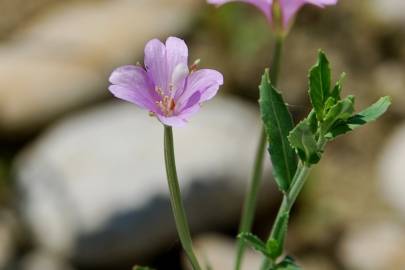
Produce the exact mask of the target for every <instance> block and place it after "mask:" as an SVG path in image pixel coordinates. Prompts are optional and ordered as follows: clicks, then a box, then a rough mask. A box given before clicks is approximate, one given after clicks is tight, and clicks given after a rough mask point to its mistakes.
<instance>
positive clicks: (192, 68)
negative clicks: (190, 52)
mask: <svg viewBox="0 0 405 270" xmlns="http://www.w3.org/2000/svg"><path fill="white" fill-rule="evenodd" d="M200 62H201V59H197V60H195V61H194V63H193V64H192V65H191V66H190V73H191V72H194V71H196V70H197V68H198V65H199V64H200Z"/></svg>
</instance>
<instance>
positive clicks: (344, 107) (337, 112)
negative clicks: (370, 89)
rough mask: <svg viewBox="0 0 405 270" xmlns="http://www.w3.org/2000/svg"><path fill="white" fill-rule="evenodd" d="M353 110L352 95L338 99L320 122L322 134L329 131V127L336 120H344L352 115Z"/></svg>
mask: <svg viewBox="0 0 405 270" xmlns="http://www.w3.org/2000/svg"><path fill="white" fill-rule="evenodd" d="M353 112H354V96H348V97H346V98H345V99H343V100H340V101H338V102H337V103H336V104H335V105H334V106H332V107H331V108H330V109H329V111H328V113H327V114H326V116H325V118H324V121H323V123H322V131H323V132H324V134H325V133H327V132H328V131H329V129H330V128H331V127H332V126H333V124H334V123H335V122H336V121H338V120H342V121H345V120H347V119H349V118H350V117H351V116H352V114H353Z"/></svg>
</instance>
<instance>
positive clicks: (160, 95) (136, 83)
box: [109, 37, 223, 127]
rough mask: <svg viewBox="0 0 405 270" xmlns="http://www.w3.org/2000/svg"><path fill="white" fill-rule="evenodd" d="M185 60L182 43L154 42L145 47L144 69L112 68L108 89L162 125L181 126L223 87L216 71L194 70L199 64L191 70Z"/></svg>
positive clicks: (174, 40)
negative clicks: (144, 110) (145, 110)
mask: <svg viewBox="0 0 405 270" xmlns="http://www.w3.org/2000/svg"><path fill="white" fill-rule="evenodd" d="M187 61H188V48H187V45H186V44H185V42H184V41H183V40H181V39H179V38H175V37H169V38H168V39H167V40H166V44H163V43H162V42H160V41H159V40H157V39H153V40H151V41H149V42H148V43H147V44H146V47H145V60H144V62H145V68H143V67H142V66H140V65H138V66H132V65H127V66H122V67H119V68H117V69H115V70H114V71H113V72H112V74H111V76H110V79H109V81H110V82H111V85H110V87H109V90H110V91H111V93H113V95H114V96H116V97H118V98H120V99H123V100H126V101H129V102H131V103H134V104H136V105H137V106H139V107H141V108H143V109H147V110H149V111H150V113H151V115H154V116H156V117H157V118H158V119H159V121H160V122H162V123H163V124H165V125H168V126H174V127H179V126H183V125H184V124H186V123H187V120H188V119H189V118H190V117H191V116H192V115H193V114H194V113H196V112H197V111H198V110H199V108H200V104H201V103H202V102H204V101H206V100H209V99H211V98H212V97H214V96H215V94H216V93H217V91H218V89H219V87H220V85H222V84H223V76H222V74H221V73H219V72H218V71H216V70H212V69H200V70H197V64H198V61H196V62H194V64H193V65H191V66H190V67H188V63H187Z"/></svg>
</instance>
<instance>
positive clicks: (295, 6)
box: [208, 0, 338, 28]
mask: <svg viewBox="0 0 405 270" xmlns="http://www.w3.org/2000/svg"><path fill="white" fill-rule="evenodd" d="M337 1H338V0H208V3H210V4H214V5H223V4H226V3H230V2H245V3H248V4H252V5H254V6H255V7H257V8H258V9H260V10H261V11H262V12H263V13H264V15H266V17H267V19H268V21H269V22H270V23H273V13H274V7H275V6H276V4H278V5H279V8H280V12H281V14H280V15H281V18H282V26H283V28H287V27H288V25H289V22H290V21H291V19H292V18H293V17H294V15H295V13H297V11H298V10H299V9H300V8H301V7H302V6H303V5H305V4H312V5H316V6H318V7H325V6H327V5H336V3H337Z"/></svg>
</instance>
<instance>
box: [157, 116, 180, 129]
mask: <svg viewBox="0 0 405 270" xmlns="http://www.w3.org/2000/svg"><path fill="white" fill-rule="evenodd" d="M157 118H158V119H159V121H160V122H162V123H163V124H165V125H166V126H172V127H184V126H185V125H186V124H187V120H186V119H184V118H183V116H181V115H176V116H170V117H166V116H163V115H160V114H158V115H157Z"/></svg>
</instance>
